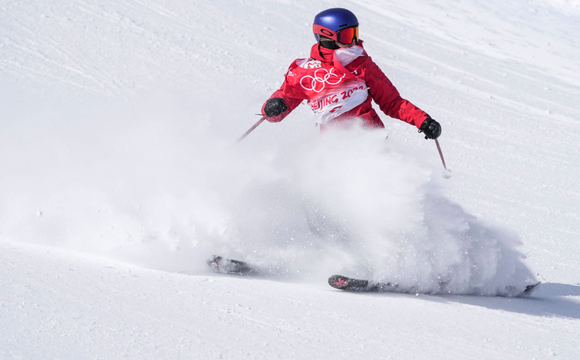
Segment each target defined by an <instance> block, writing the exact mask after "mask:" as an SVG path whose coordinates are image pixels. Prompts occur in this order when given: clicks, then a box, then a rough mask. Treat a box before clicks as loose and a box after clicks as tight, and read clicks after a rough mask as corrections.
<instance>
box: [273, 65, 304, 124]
mask: <svg viewBox="0 0 580 360" xmlns="http://www.w3.org/2000/svg"><path fill="white" fill-rule="evenodd" d="M295 66H296V62H294V63H293V64H292V65H290V68H289V69H288V72H287V73H286V75H284V83H283V84H282V86H281V87H280V89H278V90H276V91H275V92H274V93H273V94H272V95H271V96H270V97H269V98H268V100H270V99H273V98H280V99H283V100H284V102H285V103H286V106H287V107H288V109H287V110H286V111H285V112H283V113H282V114H280V115H278V116H274V117H266V120H268V121H270V122H279V121H282V120H284V118H285V117H286V116H288V115H289V114H290V113H291V112H292V111H293V110H294V109H296V108H297V107H298V105H300V103H301V102H302V101H303V100H306V99H308V97H307V96H306V95H305V94H304V92H303V91H302V90H301V89H299V88H297V87H296V86H295V84H294V83H293V82H292V81H291V80H290V79H289V76H294V75H293V74H292V69H293V68H294V67H295ZM266 102H267V101H266ZM265 106H266V103H264V105H262V115H263V116H266V114H265V113H264V107H265Z"/></svg>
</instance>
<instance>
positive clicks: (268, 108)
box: [264, 98, 288, 117]
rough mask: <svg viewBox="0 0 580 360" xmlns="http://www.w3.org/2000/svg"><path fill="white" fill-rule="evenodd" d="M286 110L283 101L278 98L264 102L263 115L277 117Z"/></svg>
mask: <svg viewBox="0 0 580 360" xmlns="http://www.w3.org/2000/svg"><path fill="white" fill-rule="evenodd" d="M286 110H288V107H287V106H286V103H285V102H284V99H280V98H273V99H269V100H268V101H266V105H265V106H264V114H266V116H267V117H275V116H278V115H280V114H282V113H283V112H285V111H286Z"/></svg>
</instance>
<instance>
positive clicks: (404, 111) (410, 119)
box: [363, 57, 430, 129]
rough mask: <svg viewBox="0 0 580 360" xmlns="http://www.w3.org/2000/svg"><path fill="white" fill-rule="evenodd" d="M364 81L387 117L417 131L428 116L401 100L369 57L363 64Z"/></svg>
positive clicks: (393, 87)
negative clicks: (408, 125)
mask: <svg viewBox="0 0 580 360" xmlns="http://www.w3.org/2000/svg"><path fill="white" fill-rule="evenodd" d="M363 66H364V79H365V81H366V83H367V86H368V87H369V88H370V90H369V92H370V95H371V97H372V98H373V100H374V101H375V102H376V103H377V104H378V105H379V107H380V108H381V110H382V111H383V112H384V113H385V114H387V115H388V116H390V117H392V118H395V119H399V120H402V121H405V122H407V123H409V124H411V125H415V126H416V127H417V128H418V129H420V128H421V125H422V124H423V122H424V121H425V119H427V118H430V116H429V115H428V114H427V113H426V112H424V111H423V110H421V109H419V108H418V107H416V106H415V105H413V104H412V103H411V102H409V101H407V100H405V99H403V98H402V97H401V95H400V94H399V91H398V90H397V89H396V88H395V86H394V85H393V84H392V83H391V81H390V80H389V79H388V78H387V77H386V76H385V74H384V73H383V72H382V70H381V69H380V68H379V67H378V66H377V64H375V63H374V62H373V61H372V60H371V59H370V57H369V58H368V59H367V61H365V63H364V65H363Z"/></svg>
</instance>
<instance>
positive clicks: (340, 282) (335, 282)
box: [328, 275, 350, 290]
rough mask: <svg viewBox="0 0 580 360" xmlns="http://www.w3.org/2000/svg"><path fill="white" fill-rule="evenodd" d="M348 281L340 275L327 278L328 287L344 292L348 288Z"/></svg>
mask: <svg viewBox="0 0 580 360" xmlns="http://www.w3.org/2000/svg"><path fill="white" fill-rule="evenodd" d="M349 281H350V279H349V278H347V277H346V276H342V275H332V276H331V277H329V278H328V285H330V286H332V287H333V288H335V289H341V290H344V289H346V288H347V287H348V284H349Z"/></svg>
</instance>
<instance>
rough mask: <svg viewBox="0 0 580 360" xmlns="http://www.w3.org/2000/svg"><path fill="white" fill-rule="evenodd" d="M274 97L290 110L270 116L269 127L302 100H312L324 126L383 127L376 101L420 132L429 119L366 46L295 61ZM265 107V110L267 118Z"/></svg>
mask: <svg viewBox="0 0 580 360" xmlns="http://www.w3.org/2000/svg"><path fill="white" fill-rule="evenodd" d="M369 95H370V96H369ZM272 98H282V99H284V101H285V102H286V105H287V107H288V109H287V110H286V111H285V112H284V113H282V114H281V115H279V116H276V117H271V118H268V117H267V118H266V119H267V120H268V121H270V122H278V121H282V120H283V119H284V118H285V117H286V116H288V114H290V113H291V112H292V111H293V110H294V109H295V108H296V107H297V106H298V105H300V103H301V102H302V101H303V100H307V101H308V104H309V105H310V107H311V108H312V111H314V114H315V115H316V117H317V122H318V123H319V124H321V125H326V124H335V123H341V122H344V121H348V120H351V119H353V118H359V119H361V120H362V121H363V124H364V125H365V126H368V127H384V124H383V122H382V121H381V119H380V118H379V116H378V115H377V112H376V111H375V110H374V109H373V108H372V104H371V100H374V101H375V102H376V103H377V104H378V105H379V107H380V109H381V110H382V111H383V112H384V113H385V114H387V115H388V116H390V117H392V118H396V119H400V120H403V121H405V122H407V123H409V124H411V125H415V126H416V127H417V128H420V127H421V124H422V123H423V121H424V120H425V119H426V118H427V117H429V115H428V114H427V113H425V112H424V111H423V110H421V109H419V108H418V107H416V106H415V105H413V104H412V103H410V102H409V101H407V100H405V99H403V98H401V95H400V94H399V92H398V91H397V89H396V88H395V86H393V84H392V83H391V81H390V80H389V79H388V78H387V77H386V76H385V74H384V73H383V72H382V71H381V69H380V68H379V67H378V66H377V64H375V63H374V61H373V60H372V59H371V57H370V56H368V55H367V53H366V51H365V50H364V48H363V46H362V41H359V43H358V44H357V45H354V46H351V47H348V48H340V49H337V50H330V49H326V48H323V47H321V46H319V45H318V44H315V45H313V46H312V50H311V51H310V58H308V59H296V60H295V61H294V62H293V63H292V65H290V67H289V68H288V72H287V73H286V75H285V78H284V83H283V84H282V86H281V87H280V89H279V90H277V91H275V92H274V93H273V94H272V96H270V99H272ZM265 105H266V104H265V103H264V105H263V106H262V114H263V115H264V116H265V113H264V107H265Z"/></svg>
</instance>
